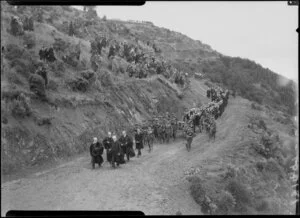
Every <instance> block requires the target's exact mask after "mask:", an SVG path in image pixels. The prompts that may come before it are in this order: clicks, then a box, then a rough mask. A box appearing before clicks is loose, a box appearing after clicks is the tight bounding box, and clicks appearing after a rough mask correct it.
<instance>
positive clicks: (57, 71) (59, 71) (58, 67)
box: [49, 60, 65, 77]
mask: <svg viewBox="0 0 300 218" xmlns="http://www.w3.org/2000/svg"><path fill="white" fill-rule="evenodd" d="M49 66H50V69H51V70H52V71H53V72H54V75H55V76H56V77H62V76H63V72H64V71H65V66H64V63H63V62H62V61H59V60H57V61H55V62H52V63H50V64H49Z"/></svg>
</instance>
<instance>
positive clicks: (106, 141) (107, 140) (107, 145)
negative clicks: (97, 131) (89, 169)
mask: <svg viewBox="0 0 300 218" xmlns="http://www.w3.org/2000/svg"><path fill="white" fill-rule="evenodd" d="M112 144H113V139H112V138H111V137H106V138H105V139H104V140H103V145H104V148H105V150H106V160H107V161H108V162H111V161H112V159H111V158H112V156H111V147H112Z"/></svg>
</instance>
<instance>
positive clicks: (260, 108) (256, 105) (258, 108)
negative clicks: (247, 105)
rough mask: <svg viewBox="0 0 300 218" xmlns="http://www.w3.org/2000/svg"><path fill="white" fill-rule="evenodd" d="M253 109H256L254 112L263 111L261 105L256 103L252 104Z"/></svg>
mask: <svg viewBox="0 0 300 218" xmlns="http://www.w3.org/2000/svg"><path fill="white" fill-rule="evenodd" d="M251 108H252V109H254V110H259V111H262V110H263V108H262V107H261V106H260V105H258V104H256V103H254V102H253V103H251Z"/></svg>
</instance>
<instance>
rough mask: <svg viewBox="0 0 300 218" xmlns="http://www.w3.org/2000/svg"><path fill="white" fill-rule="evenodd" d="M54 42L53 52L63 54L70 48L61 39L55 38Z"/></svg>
mask: <svg viewBox="0 0 300 218" xmlns="http://www.w3.org/2000/svg"><path fill="white" fill-rule="evenodd" d="M54 40H55V42H54V43H53V49H54V50H55V51H61V52H65V51H66V50H67V49H68V48H69V47H70V46H71V45H70V43H68V42H66V41H64V40H63V39H61V38H55V39H54Z"/></svg>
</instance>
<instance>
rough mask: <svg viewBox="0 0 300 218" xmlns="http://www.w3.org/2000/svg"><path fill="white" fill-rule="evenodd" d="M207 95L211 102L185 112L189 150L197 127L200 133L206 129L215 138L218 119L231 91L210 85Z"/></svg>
mask: <svg viewBox="0 0 300 218" xmlns="http://www.w3.org/2000/svg"><path fill="white" fill-rule="evenodd" d="M207 97H209V98H210V99H211V102H209V103H208V104H205V105H202V106H201V107H200V108H191V109H190V110H188V111H187V112H186V113H185V114H184V117H183V121H184V125H183V126H184V131H185V133H186V136H187V143H186V147H187V150H190V147H191V143H192V139H193V136H195V132H196V127H198V128H199V130H200V133H202V131H203V130H205V131H206V133H208V135H209V138H210V139H211V138H214V139H215V136H216V132H217V125H216V120H217V119H218V118H219V117H220V116H221V115H222V114H223V112H224V109H225V107H226V106H227V104H228V99H229V91H228V90H223V89H222V88H220V87H217V86H215V87H210V88H209V89H208V90H207Z"/></svg>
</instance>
